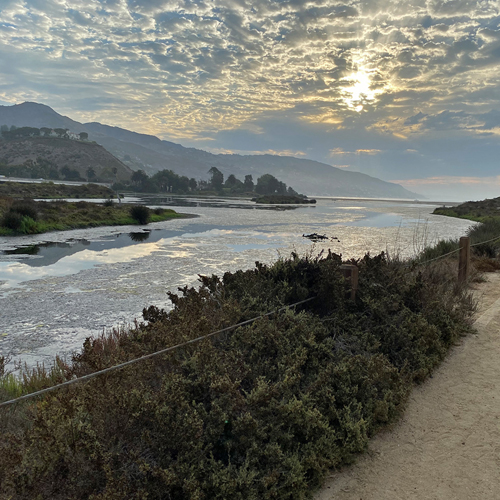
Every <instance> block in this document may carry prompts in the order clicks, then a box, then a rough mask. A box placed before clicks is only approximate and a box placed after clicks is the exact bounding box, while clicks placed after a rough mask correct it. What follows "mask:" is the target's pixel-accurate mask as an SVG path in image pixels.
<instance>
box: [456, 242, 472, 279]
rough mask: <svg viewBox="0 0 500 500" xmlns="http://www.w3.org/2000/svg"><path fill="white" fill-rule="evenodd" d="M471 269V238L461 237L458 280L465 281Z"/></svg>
mask: <svg viewBox="0 0 500 500" xmlns="http://www.w3.org/2000/svg"><path fill="white" fill-rule="evenodd" d="M469 269H470V238H468V237H467V236H462V237H461V238H460V253H459V254H458V282H459V283H463V282H464V281H466V280H467V278H468V277H469Z"/></svg>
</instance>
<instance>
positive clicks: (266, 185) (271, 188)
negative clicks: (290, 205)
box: [255, 174, 286, 194]
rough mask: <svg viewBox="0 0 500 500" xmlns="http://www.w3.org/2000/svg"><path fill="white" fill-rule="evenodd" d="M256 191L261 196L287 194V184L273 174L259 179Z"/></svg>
mask: <svg viewBox="0 0 500 500" xmlns="http://www.w3.org/2000/svg"><path fill="white" fill-rule="evenodd" d="M255 191H257V193H259V194H286V184H285V183H284V182H281V181H279V180H278V179H276V177H274V175H271V174H264V175H263V176H261V177H259V178H258V179H257V186H256V187H255Z"/></svg>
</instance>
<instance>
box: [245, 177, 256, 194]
mask: <svg viewBox="0 0 500 500" xmlns="http://www.w3.org/2000/svg"><path fill="white" fill-rule="evenodd" d="M243 185H244V186H245V191H249V192H251V191H253V188H254V187H255V184H254V183H253V177H252V176H251V175H245V182H244V183H243Z"/></svg>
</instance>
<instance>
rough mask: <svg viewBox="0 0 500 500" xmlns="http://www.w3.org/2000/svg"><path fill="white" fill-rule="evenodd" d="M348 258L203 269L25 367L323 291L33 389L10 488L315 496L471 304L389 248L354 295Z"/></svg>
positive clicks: (54, 492) (15, 443) (8, 454)
mask: <svg viewBox="0 0 500 500" xmlns="http://www.w3.org/2000/svg"><path fill="white" fill-rule="evenodd" d="M341 263H342V260H341V258H340V257H339V256H338V255H335V254H332V253H328V255H327V256H325V258H319V257H318V258H307V257H306V258H299V257H298V256H297V255H292V257H291V258H290V259H280V260H279V261H278V262H276V263H275V264H273V265H271V266H267V265H264V264H260V263H257V265H256V267H255V269H253V270H249V271H238V272H236V273H226V274H224V276H223V277H222V278H219V277H217V276H210V277H202V278H201V286H200V288H199V289H198V290H196V289H194V288H188V287H185V288H183V289H181V290H180V293H179V294H169V297H170V299H171V301H172V304H173V308H172V310H171V311H168V312H167V311H164V310H161V309H158V308H156V307H154V306H151V307H150V308H148V309H145V310H144V311H143V317H144V319H145V320H146V321H147V324H146V323H138V324H136V325H135V327H133V328H132V329H129V330H126V329H123V328H122V329H115V330H113V331H112V332H110V333H109V334H107V335H104V334H103V335H101V336H99V337H97V338H89V339H87V340H86V341H85V343H84V345H83V349H82V351H81V352H80V353H79V354H77V355H75V356H74V357H73V361H72V363H71V364H70V365H63V364H61V363H59V365H58V366H57V367H55V368H54V370H53V372H51V374H52V375H44V373H43V372H36V373H35V372H33V375H32V376H31V378H30V377H25V381H24V384H25V386H24V388H26V386H28V385H30V384H31V386H30V387H33V388H34V387H37V388H42V387H43V385H44V384H46V385H50V383H54V382H55V381H57V380H64V379H70V378H72V377H74V376H82V375H85V374H88V373H91V372H93V371H96V370H100V369H103V368H106V367H108V366H112V365H115V364H118V363H120V362H123V361H126V360H130V359H133V358H138V357H141V356H143V355H145V354H148V353H151V352H155V351H158V350H161V349H164V348H166V347H168V346H172V345H175V344H179V343H182V342H186V341H187V340H189V339H193V338H195V337H198V336H201V335H204V334H208V333H210V332H213V331H215V330H218V329H220V328H223V327H226V326H228V325H233V324H236V323H238V322H239V321H242V320H246V319H249V318H252V317H255V316H257V315H259V314H262V313H263V312H267V311H269V310H272V309H275V308H278V307H280V306H282V305H283V304H289V303H292V302H295V301H298V300H303V299H307V298H311V297H315V300H312V301H310V302H307V303H305V304H302V305H300V306H297V307H295V308H294V309H288V310H285V311H281V312H279V313H276V314H272V315H269V316H266V317H261V318H259V319H258V320H256V321H254V322H253V323H251V324H248V325H245V326H242V327H239V328H238V329H236V330H234V331H233V332H228V333H223V334H219V335H218V336H214V337H211V338H209V339H205V340H203V341H201V342H197V343H194V344H191V345H185V346H184V347H182V348H181V349H178V350H176V351H172V352H170V353H169V354H164V355H162V356H158V357H156V358H152V359H148V360H143V361H141V362H140V363H137V364H134V365H130V366H128V367H126V368H124V369H122V370H120V371H115V372H109V373H108V374H106V376H105V377H101V378H95V379H93V380H90V381H88V382H87V383H85V384H81V385H77V386H71V387H68V388H66V389H63V390H59V391H56V392H54V393H52V394H51V395H50V396H49V397H47V398H46V399H45V400H44V401H41V402H35V403H31V404H30V403H28V404H27V405H25V406H24V407H23V409H24V411H25V412H26V414H27V420H26V423H25V426H24V428H23V429H19V428H17V429H16V431H15V432H4V433H3V434H2V433H0V494H4V495H5V496H6V497H7V498H9V497H12V498H19V499H23V498H26V499H28V498H54V499H62V498H74V499H79V498H81V499H83V498H89V497H92V498H95V499H100V500H111V499H115V498H146V497H147V498H158V499H159V498H169V499H172V500H181V499H185V498H191V499H194V498H196V499H200V500H201V499H211V498H214V499H215V498H218V499H221V500H223V499H229V498H231V499H233V498H234V499H240V500H243V499H263V500H271V499H276V498H283V499H284V498H287V499H290V500H294V499H297V500H298V499H303V498H306V497H307V496H308V495H309V494H310V491H311V488H313V487H314V486H317V485H318V484H319V483H320V481H321V479H322V477H323V476H324V475H325V473H326V472H327V470H328V469H329V468H331V467H335V466H339V465H341V464H343V463H346V462H350V461H352V459H353V456H354V455H355V454H356V453H359V452H360V451H362V450H363V449H364V448H365V447H366V444H367V441H368V439H369V438H370V436H372V435H373V434H374V433H375V432H376V431H377V430H378V429H379V428H380V427H381V426H384V425H386V424H387V423H389V422H391V421H393V420H394V419H395V418H397V417H398V415H399V414H400V413H401V410H402V408H403V407H404V404H405V401H406V398H407V395H408V392H409V390H410V389H411V385H412V381H413V380H417V381H420V380H422V379H423V378H425V377H426V376H427V375H428V374H429V373H430V371H431V370H432V368H433V367H434V366H435V365H436V364H437V363H438V362H439V360H440V359H441V358H442V357H443V356H444V353H445V351H446V349H447V347H449V346H450V345H451V344H452V343H453V341H454V339H456V338H457V335H459V334H460V333H462V332H464V331H466V330H467V328H468V327H469V323H468V319H469V315H470V313H471V310H472V309H471V307H470V304H468V303H467V300H468V295H467V294H466V293H465V292H464V290H463V289H459V288H458V287H454V286H453V284H451V283H450V281H449V275H447V274H446V269H445V268H437V267H436V268H427V267H426V268H425V269H423V270H422V271H420V272H418V273H415V272H411V271H408V269H405V268H404V267H403V266H402V265H401V264H400V263H397V262H389V261H388V260H387V259H386V258H385V256H384V255H380V256H377V257H369V256H366V257H365V258H364V259H361V260H360V261H358V262H357V264H358V267H359V273H360V274H359V278H360V280H359V284H360V286H359V291H358V296H357V299H356V302H352V301H350V300H349V299H348V296H349V294H348V293H347V292H348V286H347V283H346V282H345V280H344V278H343V277H342V275H341V273H340V271H339V266H340V265H341ZM443 269H444V270H443ZM51 377H52V378H51ZM32 380H34V381H35V382H36V383H32ZM7 384H9V386H11V385H12V381H7V382H6V385H7ZM46 385H45V386H46ZM12 413H13V414H14V412H12ZM9 418H11V417H10V416H9V415H8V414H7V413H6V414H5V419H4V420H2V419H0V427H1V426H7V425H8V422H9ZM12 418H13V417H12Z"/></svg>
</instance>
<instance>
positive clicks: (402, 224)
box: [0, 198, 471, 364]
mask: <svg viewBox="0 0 500 500" xmlns="http://www.w3.org/2000/svg"><path fill="white" fill-rule="evenodd" d="M147 202H148V204H149V205H150V206H160V205H168V206H171V207H173V208H176V209H177V210H178V211H179V212H186V213H191V214H195V215H197V216H198V217H196V218H190V219H180V220H172V221H166V222H163V223H158V224H151V225H148V226H144V227H140V228H138V227H137V226H126V227H123V226H122V227H120V228H116V227H114V228H96V229H87V230H75V231H69V232H68V231H66V232H54V233H49V234H45V235H42V236H38V237H34V236H23V237H16V238H2V239H0V354H1V355H9V356H10V357H12V358H13V359H17V360H21V361H26V362H28V363H29V364H33V363H35V362H37V361H50V360H51V359H53V357H54V355H55V354H61V353H62V354H69V353H70V352H71V351H73V350H75V349H78V348H79V347H80V346H81V344H82V342H83V340H84V339H85V338H86V337H88V336H90V335H96V334H98V333H100V332H102V331H103V330H105V329H107V328H110V327H112V326H115V325H118V324H128V323H130V322H132V321H133V320H134V318H138V319H140V318H141V311H142V309H143V308H144V307H146V306H149V305H151V304H155V305H158V306H160V307H168V305H169V304H168V301H167V298H166V291H168V290H171V291H175V290H176V289H177V288H178V287H181V286H184V285H193V286H194V285H196V284H197V279H198V274H212V273H213V274H222V273H224V272H225V271H235V270H237V269H247V268H250V267H253V265H254V263H255V261H256V260H259V261H262V262H272V261H273V260H275V259H276V258H278V257H279V256H280V255H282V256H288V255H289V254H290V252H291V251H296V252H298V253H299V254H303V253H305V252H309V251H312V252H319V251H320V250H321V249H323V248H325V249H326V248H331V249H332V251H334V252H336V253H341V254H342V255H343V256H344V257H346V258H347V257H361V256H363V255H364V254H365V253H366V252H370V253H371V254H377V253H379V252H381V251H386V252H389V254H391V255H396V254H398V255H400V256H403V257H404V256H411V255H413V254H415V253H416V252H418V251H419V250H421V249H422V248H423V247H424V246H425V245H426V244H429V243H432V242H433V241H436V240H437V239H441V238H456V237H459V236H462V235H464V234H465V232H466V230H467V228H468V227H469V226H470V224H471V223H470V222H468V221H464V220H460V219H451V218H446V217H441V216H434V215H431V212H432V211H433V209H434V208H435V207H436V205H422V204H408V203H406V204H405V203H398V202H382V201H369V202H366V201H363V202H360V201H345V200H343V201H338V200H337V201H333V200H318V203H317V205H306V206H301V207H299V208H296V209H290V207H278V208H277V207H269V206H263V207H262V206H261V207H256V206H255V204H253V203H252V202H245V201H243V202H238V201H227V200H219V201H210V202H207V201H206V200H193V199H190V200H179V199H178V198H165V199H160V198H151V199H148V200H147ZM314 232H315V233H318V234H325V235H326V236H328V237H329V238H332V239H330V240H327V241H324V242H319V243H315V244H314V243H312V242H311V241H310V240H308V239H306V238H303V237H302V235H303V234H304V233H305V234H308V233H314ZM333 238H336V239H333Z"/></svg>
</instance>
